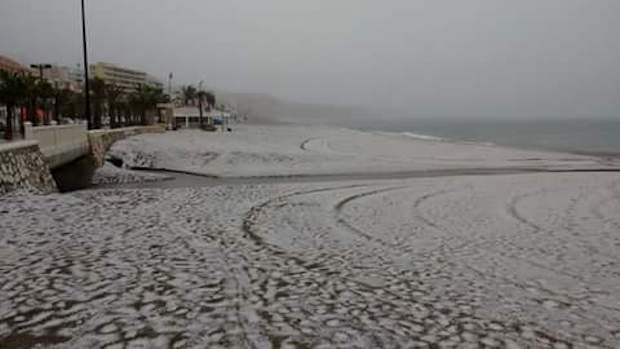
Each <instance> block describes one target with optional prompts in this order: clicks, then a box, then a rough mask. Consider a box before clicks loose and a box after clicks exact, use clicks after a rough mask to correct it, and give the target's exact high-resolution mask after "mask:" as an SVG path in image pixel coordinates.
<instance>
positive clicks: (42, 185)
mask: <svg viewBox="0 0 620 349" xmlns="http://www.w3.org/2000/svg"><path fill="white" fill-rule="evenodd" d="M18 189H22V190H27V191H32V192H36V193H40V194H48V193H51V192H55V191H56V190H57V188H56V183H55V182H54V179H53V178H52V175H51V174H50V169H49V167H48V165H47V163H46V162H45V160H44V159H43V154H42V153H41V151H40V150H39V145H38V143H37V142H33V141H22V142H12V143H5V144H0V195H4V194H6V193H8V192H11V191H14V190H18Z"/></svg>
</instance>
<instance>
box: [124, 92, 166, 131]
mask: <svg viewBox="0 0 620 349" xmlns="http://www.w3.org/2000/svg"><path fill="white" fill-rule="evenodd" d="M165 100H166V96H165V95H164V93H163V91H162V89H160V88H155V87H151V86H148V85H139V86H138V88H137V89H136V91H135V92H134V93H132V94H131V96H130V104H131V105H132V106H134V107H135V109H136V110H137V111H138V113H139V115H140V123H141V124H142V125H146V124H147V119H146V113H147V111H149V110H150V109H154V108H155V107H156V106H157V103H161V102H164V101H165Z"/></svg>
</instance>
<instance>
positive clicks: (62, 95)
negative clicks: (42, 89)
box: [53, 88, 78, 122]
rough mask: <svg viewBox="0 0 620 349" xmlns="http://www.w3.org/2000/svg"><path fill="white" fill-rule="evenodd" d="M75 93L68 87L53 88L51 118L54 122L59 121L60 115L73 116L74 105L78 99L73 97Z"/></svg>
mask: <svg viewBox="0 0 620 349" xmlns="http://www.w3.org/2000/svg"><path fill="white" fill-rule="evenodd" d="M74 95H75V93H74V92H73V91H71V90H70V89H68V88H63V89H59V88H55V89H54V114H53V118H54V120H56V122H60V116H61V115H62V116H64V117H72V118H73V117H75V115H76V114H77V113H75V112H74V110H75V109H76V108H75V105H76V104H77V103H78V101H77V100H76V99H75V96H74Z"/></svg>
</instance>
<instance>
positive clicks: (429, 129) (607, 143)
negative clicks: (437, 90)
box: [343, 118, 620, 156]
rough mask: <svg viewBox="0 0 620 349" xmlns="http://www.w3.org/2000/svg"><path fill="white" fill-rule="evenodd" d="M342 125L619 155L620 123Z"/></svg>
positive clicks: (367, 122)
mask: <svg viewBox="0 0 620 349" xmlns="http://www.w3.org/2000/svg"><path fill="white" fill-rule="evenodd" d="M343 126H346V127H351V128H356V129H362V130H373V131H387V132H400V133H404V134H407V135H410V136H412V137H418V138H425V137H426V136H431V137H437V138H442V139H446V140H452V141H469V142H480V143H493V144H498V145H504V146H511V147H517V148H525V149H544V150H554V151H567V152H576V153H602V154H606V155H617V156H620V120H594V119H593V120H577V119H573V120H551V119H538V120H537V119H529V120H489V119H484V120H482V119H478V120H476V119H473V120H472V119H468V120H447V119H391V118H390V119H385V120H380V119H375V120H356V121H355V122H351V123H346V124H343Z"/></svg>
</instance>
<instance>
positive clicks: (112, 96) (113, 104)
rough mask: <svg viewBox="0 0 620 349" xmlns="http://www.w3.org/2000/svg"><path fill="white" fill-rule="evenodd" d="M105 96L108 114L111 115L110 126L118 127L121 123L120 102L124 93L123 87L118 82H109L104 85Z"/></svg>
mask: <svg viewBox="0 0 620 349" xmlns="http://www.w3.org/2000/svg"><path fill="white" fill-rule="evenodd" d="M104 89H105V96H106V100H107V103H108V115H109V116H110V127H111V128H116V127H118V125H119V124H120V115H119V108H118V102H119V99H120V98H121V97H122V95H123V92H124V90H123V88H122V87H120V86H118V85H116V84H107V85H105V87H104Z"/></svg>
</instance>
